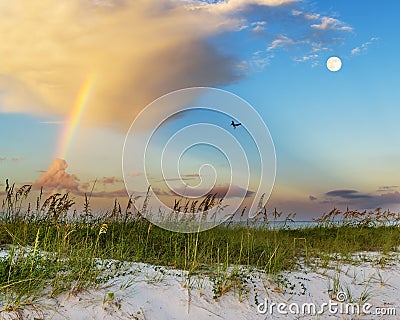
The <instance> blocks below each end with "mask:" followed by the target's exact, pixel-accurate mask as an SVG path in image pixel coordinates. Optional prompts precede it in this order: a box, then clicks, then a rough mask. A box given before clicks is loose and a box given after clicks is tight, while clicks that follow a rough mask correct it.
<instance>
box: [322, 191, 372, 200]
mask: <svg viewBox="0 0 400 320" xmlns="http://www.w3.org/2000/svg"><path fill="white" fill-rule="evenodd" d="M325 195H326V196H328V197H337V198H343V199H360V198H371V196H370V195H367V194H362V193H359V192H358V191H357V190H347V189H341V190H332V191H329V192H327V193H325Z"/></svg>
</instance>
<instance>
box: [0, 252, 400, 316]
mask: <svg viewBox="0 0 400 320" xmlns="http://www.w3.org/2000/svg"><path fill="white" fill-rule="evenodd" d="M353 258H354V260H356V261H358V263H354V262H353V263H352V264H349V263H343V262H341V263H338V262H337V263H336V262H334V261H335V259H334V258H332V262H331V263H330V265H329V266H324V267H316V266H308V267H303V268H300V269H301V270H298V271H293V272H286V273H282V274H281V275H280V276H277V277H273V278H271V277H270V278H268V277H266V275H265V274H263V273H262V272H257V271H252V272H251V273H250V278H249V279H247V282H245V283H246V285H245V287H244V288H243V290H242V292H241V293H240V292H239V290H238V288H236V289H233V288H231V290H230V291H228V292H227V293H224V294H223V295H222V296H221V297H219V298H218V299H214V298H213V286H214V287H215V280H212V279H210V278H208V277H204V276H203V277H198V276H193V277H191V278H190V279H188V277H187V274H186V273H185V272H182V271H179V270H172V269H167V268H163V267H156V266H152V265H147V264H142V263H130V264H128V263H124V264H123V266H122V268H121V271H119V274H118V275H117V276H116V277H115V278H113V279H111V280H109V281H107V282H106V283H105V284H104V285H102V287H101V288H98V289H90V290H85V291H81V292H76V293H71V292H70V293H64V294H61V295H59V296H57V297H56V298H53V299H49V298H46V297H43V298H41V299H39V300H37V301H35V303H34V304H33V305H32V306H27V307H24V309H23V310H20V313H22V314H23V319H34V318H36V319H146V320H155V319H198V320H202V319H400V291H399V289H400V263H399V255H398V254H391V255H389V256H385V259H386V260H387V261H388V262H387V263H386V265H385V267H384V268H382V267H381V265H380V264H379V262H382V261H383V260H382V259H383V256H381V255H380V254H377V253H360V254H358V255H356V256H354V257H353ZM106 263H107V270H109V271H108V272H110V273H113V272H114V271H113V270H114V269H113V268H114V267H115V262H113V261H108V262H106ZM242 271H243V272H244V274H245V275H248V274H249V273H248V271H246V270H245V269H242ZM335 279H336V280H335ZM188 283H190V285H191V288H190V289H188V287H187V284H188ZM337 291H343V292H345V293H346V295H347V298H348V300H347V301H346V302H344V303H343V305H342V306H344V307H345V303H346V304H348V302H349V301H353V302H357V303H358V302H359V301H360V298H361V297H365V301H364V302H365V303H369V304H371V307H370V308H369V309H368V308H367V309H368V311H369V312H371V314H369V315H366V314H364V315H354V314H353V315H348V314H347V315H346V314H340V313H337V314H333V313H331V312H329V311H328V309H325V310H326V311H325V313H324V314H322V315H310V314H304V313H303V314H297V315H295V314H290V310H289V309H288V308H289V305H290V304H292V306H291V308H292V309H291V310H293V311H295V307H296V305H294V304H297V305H298V306H299V308H300V310H301V308H302V307H303V304H304V303H314V304H315V306H316V307H317V309H318V310H319V307H320V306H321V305H322V304H323V303H328V302H329V300H330V298H331V299H332V300H331V302H332V303H335V302H336V301H335V300H336V295H335V292H337ZM265 299H267V300H268V303H269V306H270V305H271V303H272V302H275V303H286V304H287V307H286V309H285V310H286V311H287V312H288V313H289V314H287V315H284V314H280V313H279V312H278V311H277V309H276V307H275V308H274V312H273V314H270V313H269V312H267V313H265V314H261V313H260V312H259V311H258V308H257V304H256V300H257V301H258V303H260V302H264V301H265ZM364 306H365V304H364ZM261 307H264V306H263V305H261ZM261 307H260V309H263V308H261ZM338 307H339V306H338ZM379 307H380V308H385V309H379V310H378V309H376V308H379ZM282 308H283V307H282ZM333 308H334V307H333ZM390 308H391V309H390ZM351 310H352V309H350V311H351ZM379 311H381V312H385V313H393V312H396V314H397V315H384V316H381V315H377V314H376V313H377V312H379ZM0 319H17V313H13V312H2V313H0Z"/></svg>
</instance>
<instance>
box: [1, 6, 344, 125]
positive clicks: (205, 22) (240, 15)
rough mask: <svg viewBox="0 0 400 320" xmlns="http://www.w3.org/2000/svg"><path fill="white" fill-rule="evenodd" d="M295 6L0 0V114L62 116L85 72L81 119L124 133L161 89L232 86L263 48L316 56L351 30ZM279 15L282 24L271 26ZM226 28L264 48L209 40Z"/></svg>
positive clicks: (265, 58)
mask: <svg viewBox="0 0 400 320" xmlns="http://www.w3.org/2000/svg"><path fill="white" fill-rule="evenodd" d="M300 6H301V2H298V1H294V0H251V1H243V0H230V1H218V2H213V3H209V2H204V1H177V0H160V1H88V0H86V1H85V0H84V1H80V0H71V1H50V0H44V1H41V2H40V4H38V3H33V2H32V1H27V0H18V1H9V2H2V3H1V4H0V12H1V19H0V35H1V38H2V41H1V42H0V56H1V57H2V64H1V65H0V75H1V76H0V88H1V89H2V91H1V94H0V99H1V100H0V102H1V103H0V112H21V113H29V114H34V115H41V116H43V115H44V116H46V117H50V118H53V119H54V121H62V120H65V119H66V118H67V117H68V114H69V112H70V111H71V108H72V106H73V104H74V102H75V99H76V97H77V95H78V94H79V91H80V87H81V85H82V83H83V82H84V81H85V79H86V77H87V75H88V74H93V77H94V81H93V83H94V84H93V88H92V89H93V90H92V94H91V98H90V100H89V101H88V106H87V108H86V111H85V116H84V121H83V123H84V124H85V123H86V124H87V123H92V124H95V125H101V126H114V127H117V128H118V129H120V130H123V131H125V130H126V129H127V127H128V125H129V124H130V122H131V121H132V119H133V117H134V115H135V114H137V112H139V111H140V110H141V109H142V108H143V107H144V106H146V105H147V104H148V103H150V102H151V101H152V100H154V99H155V98H157V97H159V96H161V95H163V94H165V93H167V92H170V91H172V90H176V89H179V88H184V87H189V86H221V85H224V84H229V83H232V82H234V81H236V80H238V79H239V78H241V77H242V76H243V75H244V73H245V72H247V71H248V69H249V67H255V66H256V67H257V68H260V67H265V66H267V65H268V63H269V61H270V59H271V57H272V56H271V52H268V50H269V51H275V50H277V49H287V48H289V47H293V46H294V47H296V46H307V48H308V49H307V50H306V51H307V54H308V51H313V52H314V53H313V56H312V59H315V58H316V57H318V51H320V50H326V49H327V47H328V45H329V44H332V43H333V42H335V41H338V39H343V33H346V32H349V31H351V27H350V26H348V25H346V24H345V23H344V22H342V21H340V20H338V19H335V18H331V17H326V16H321V15H319V14H315V13H312V12H307V11H301V10H297V9H300V8H299V7H300ZM255 11H257V12H258V14H257V20H255V21H253V20H254V17H253V16H252V14H251V13H254V12H255ZM282 19H286V21H287V22H288V23H283V24H281V23H280V22H279V23H280V24H281V25H282V26H283V27H279V29H277V28H276V25H277V22H278V21H281V20H282ZM234 32H258V33H259V35H260V36H261V37H264V40H265V45H264V47H262V48H260V52H259V53H258V54H256V53H253V54H251V56H250V57H247V58H246V57H239V56H236V54H238V53H234V52H232V53H231V54H227V53H226V52H227V50H225V52H222V50H220V49H221V48H218V47H217V44H216V43H215V42H211V41H210V39H214V38H216V37H218V36H219V35H223V34H225V33H234ZM339 34H340V35H341V36H339ZM217 43H218V41H217ZM310 57H311V56H310ZM306 60H308V59H304V61H306Z"/></svg>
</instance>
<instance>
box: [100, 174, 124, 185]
mask: <svg viewBox="0 0 400 320" xmlns="http://www.w3.org/2000/svg"><path fill="white" fill-rule="evenodd" d="M98 182H100V183H102V184H114V183H117V182H122V180H121V179H117V178H116V177H115V176H112V177H103V178H102V179H99V180H98Z"/></svg>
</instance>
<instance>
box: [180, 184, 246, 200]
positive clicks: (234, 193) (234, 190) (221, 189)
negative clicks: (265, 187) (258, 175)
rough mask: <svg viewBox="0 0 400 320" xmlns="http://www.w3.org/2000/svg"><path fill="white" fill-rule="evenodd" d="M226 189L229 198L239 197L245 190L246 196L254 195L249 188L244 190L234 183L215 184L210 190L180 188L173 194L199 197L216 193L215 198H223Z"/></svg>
mask: <svg viewBox="0 0 400 320" xmlns="http://www.w3.org/2000/svg"><path fill="white" fill-rule="evenodd" d="M228 190H229V192H230V196H229V197H230V198H234V197H241V196H242V194H243V193H244V192H245V194H246V197H251V196H252V195H254V192H253V191H251V190H245V189H243V188H241V187H239V186H236V185H232V186H229V185H222V186H215V187H213V188H212V189H211V190H210V191H208V189H207V190H206V189H193V190H191V191H189V190H187V189H185V188H182V189H178V190H176V192H177V193H173V194H175V195H182V194H184V195H186V196H188V197H200V196H202V195H204V194H216V198H225V196H226V194H227V193H228Z"/></svg>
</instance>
